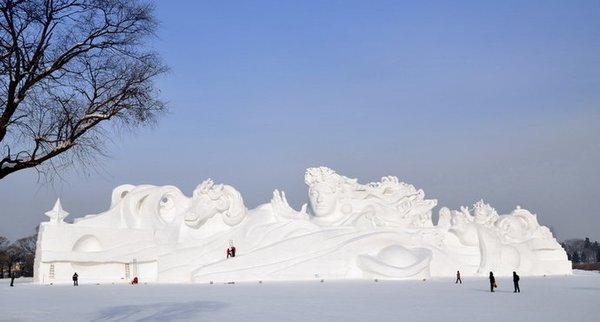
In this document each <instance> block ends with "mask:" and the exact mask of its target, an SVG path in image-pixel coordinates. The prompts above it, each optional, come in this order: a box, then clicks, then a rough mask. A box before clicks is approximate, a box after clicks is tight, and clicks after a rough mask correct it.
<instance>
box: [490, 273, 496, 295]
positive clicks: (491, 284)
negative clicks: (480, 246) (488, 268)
mask: <svg viewBox="0 0 600 322" xmlns="http://www.w3.org/2000/svg"><path fill="white" fill-rule="evenodd" d="M494 287H496V278H494V273H492V272H490V291H492V292H493V291H494Z"/></svg>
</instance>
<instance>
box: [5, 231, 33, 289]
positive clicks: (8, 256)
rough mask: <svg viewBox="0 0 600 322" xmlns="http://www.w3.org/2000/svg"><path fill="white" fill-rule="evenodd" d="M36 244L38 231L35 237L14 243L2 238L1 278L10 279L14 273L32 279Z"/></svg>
mask: <svg viewBox="0 0 600 322" xmlns="http://www.w3.org/2000/svg"><path fill="white" fill-rule="evenodd" d="M36 243H37V229H36V233H35V234H34V235H31V236H28V237H24V238H21V239H18V240H17V241H15V242H14V243H11V242H10V241H9V240H8V238H6V237H4V236H0V278H8V277H10V276H11V274H12V273H15V274H16V276H24V277H32V276H33V262H34V259H35V248H36Z"/></svg>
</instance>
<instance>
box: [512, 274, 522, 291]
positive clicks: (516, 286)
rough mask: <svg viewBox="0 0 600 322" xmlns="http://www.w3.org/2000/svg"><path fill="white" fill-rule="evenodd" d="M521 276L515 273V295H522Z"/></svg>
mask: <svg viewBox="0 0 600 322" xmlns="http://www.w3.org/2000/svg"><path fill="white" fill-rule="evenodd" d="M519 279H520V278H519V275H517V272H513V284H515V291H514V292H513V293H517V292H519V293H521V289H520V288H519Z"/></svg>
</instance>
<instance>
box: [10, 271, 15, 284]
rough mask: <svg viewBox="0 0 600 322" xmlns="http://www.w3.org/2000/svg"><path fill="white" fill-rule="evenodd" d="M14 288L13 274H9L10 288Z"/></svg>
mask: <svg viewBox="0 0 600 322" xmlns="http://www.w3.org/2000/svg"><path fill="white" fill-rule="evenodd" d="M14 286H15V272H10V287H14Z"/></svg>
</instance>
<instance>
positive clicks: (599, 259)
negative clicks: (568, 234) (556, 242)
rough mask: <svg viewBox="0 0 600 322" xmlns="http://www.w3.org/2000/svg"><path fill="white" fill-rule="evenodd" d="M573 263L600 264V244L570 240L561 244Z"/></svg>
mask: <svg viewBox="0 0 600 322" xmlns="http://www.w3.org/2000/svg"><path fill="white" fill-rule="evenodd" d="M561 246H562V247H563V248H564V249H565V251H566V252H567V257H568V258H569V260H570V261H572V262H573V263H600V244H598V241H594V242H591V241H590V239H589V238H588V237H586V238H585V239H569V240H566V241H564V242H562V243H561Z"/></svg>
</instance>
